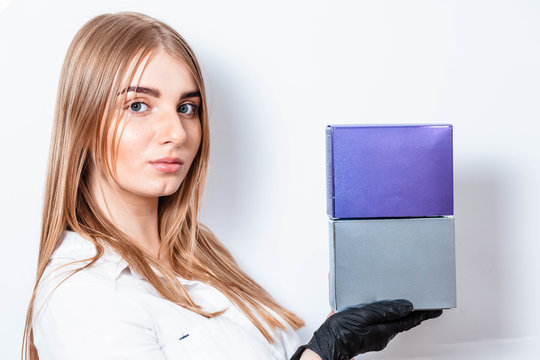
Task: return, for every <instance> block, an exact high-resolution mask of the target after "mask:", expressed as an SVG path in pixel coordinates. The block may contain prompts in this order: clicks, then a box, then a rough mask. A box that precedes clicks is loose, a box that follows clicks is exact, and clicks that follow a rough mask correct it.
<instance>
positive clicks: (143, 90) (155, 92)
mask: <svg viewBox="0 0 540 360" xmlns="http://www.w3.org/2000/svg"><path fill="white" fill-rule="evenodd" d="M132 91H134V92H137V93H141V94H148V95H151V96H153V97H156V98H158V99H159V97H160V96H161V92H160V91H159V90H158V89H154V88H148V87H142V86H130V87H128V88H126V89H124V90H122V91H120V92H119V93H118V94H117V96H119V95H122V94H123V93H125V92H132Z"/></svg>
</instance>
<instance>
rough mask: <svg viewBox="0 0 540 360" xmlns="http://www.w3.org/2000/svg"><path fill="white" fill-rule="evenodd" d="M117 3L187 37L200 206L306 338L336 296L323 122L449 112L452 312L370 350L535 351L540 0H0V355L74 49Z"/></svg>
mask: <svg viewBox="0 0 540 360" xmlns="http://www.w3.org/2000/svg"><path fill="white" fill-rule="evenodd" d="M110 3H112V4H110ZM119 10H135V11H140V12H144V13H147V14H149V15H152V16H155V17H157V18H159V19H162V20H164V21H165V22H167V23H169V24H171V25H172V26H173V27H174V28H176V29H177V30H178V31H179V32H180V33H182V34H183V35H184V36H185V37H186V38H187V40H188V41H189V42H190V44H191V45H192V46H193V48H194V49H195V52H196V53H197V55H198V57H199V60H200V62H201V63H202V66H203V70H204V73H205V75H206V82H207V85H208V92H209V97H210V112H211V124H212V155H211V169H210V179H209V184H208V189H207V200H206V208H205V211H204V214H203V219H204V221H205V222H206V224H207V225H209V226H210V227H211V228H212V229H213V230H214V231H215V233H216V234H217V235H218V236H219V237H220V238H221V239H222V241H223V242H224V243H226V244H227V245H228V247H229V248H230V249H231V251H232V252H233V254H234V255H235V256H236V258H237V259H238V261H239V263H240V264H241V265H242V266H243V267H244V268H245V269H246V270H247V271H248V273H249V274H251V275H252V276H253V277H254V278H255V279H256V280H257V281H259V282H260V283H261V284H262V285H263V286H264V287H266V288H267V289H268V290H269V291H270V293H271V294H273V295H274V296H275V298H277V299H278V300H279V301H280V302H281V303H282V304H284V305H286V306H287V307H289V308H290V309H292V310H294V311H295V312H297V313H298V314H299V315H300V316H302V317H303V318H304V319H305V320H306V322H307V326H306V327H305V328H304V329H302V330H301V331H300V335H301V337H302V338H303V340H304V341H307V340H308V339H309V337H310V336H311V333H312V332H313V331H314V330H315V329H316V327H317V326H318V324H320V323H321V322H322V320H323V319H324V318H325V316H326V314H327V313H328V311H329V307H328V285H327V273H328V265H327V257H328V250H327V224H326V215H325V210H326V209H325V169H324V167H325V163H324V127H325V125H326V124H331V123H452V124H454V136H455V138H454V146H455V156H454V167H455V178H454V179H455V211H456V237H457V239H456V246H457V269H458V270H457V271H458V274H457V275H458V301H459V304H458V308H457V309H456V310H452V311H446V312H445V313H444V315H443V316H442V317H441V318H439V319H437V320H432V321H430V322H427V323H425V324H424V325H423V326H421V327H419V328H417V329H414V330H412V331H410V332H408V333H406V334H402V335H400V336H398V337H397V338H396V339H395V340H394V341H393V342H392V343H391V344H390V345H389V347H388V348H387V349H386V350H385V351H383V352H381V353H378V354H373V355H371V356H363V357H362V356H360V357H359V358H372V359H396V358H407V359H413V358H422V359H430V358H437V359H510V358H511V359H537V358H538V356H539V355H540V321H539V320H540V306H538V304H540V287H539V286H538V283H539V277H540V263H539V262H538V261H537V256H538V254H539V251H540V245H539V243H540V242H539V241H538V235H537V234H538V230H537V229H538V220H537V219H536V217H537V205H538V204H539V200H540V196H539V195H540V191H539V190H538V184H540V166H539V165H538V164H539V157H540V155H539V154H540V144H539V143H540V142H539V140H540V136H539V134H538V131H539V130H540V126H539V125H538V120H539V115H540V107H539V98H540V70H539V69H540V66H539V63H540V47H539V43H540V21H539V20H540V2H538V1H533V0H529V1H525V0H523V1H519V0H512V1H510V0H507V1H489V0H484V1H482V0H468V1H464V0H458V1H404V0H401V1H400V0H396V1H380V0H379V1H349V2H344V1H285V0H273V1H268V2H264V3H263V2H255V1H247V0H246V1H238V0H234V1H226V2H224V1H219V0H215V1H210V0H208V1H152V2H150V1H139V0H130V1H124V0H123V1H115V2H111V1H106V0H94V1H91V2H85V3H83V2H75V1H68V0H56V1H52V0H48V1H45V0H42V1H37V0H26V1H25V0H22V1H21V0H13V1H8V0H0V105H1V112H0V120H1V123H0V124H1V130H0V147H1V148H0V149H1V151H0V164H1V165H2V177H1V180H0V181H1V185H2V186H1V188H0V199H1V200H2V206H1V214H0V215H1V216H0V219H1V220H0V221H1V227H0V241H1V242H2V249H4V250H3V251H2V254H3V256H2V260H1V261H0V281H1V283H0V289H1V290H0V291H1V293H2V295H3V296H1V297H0V319H1V326H0V358H1V359H17V358H18V356H19V348H20V341H21V336H22V331H23V325H24V316H25V311H26V306H27V302H28V300H29V296H30V294H31V289H32V286H33V281H34V272H35V263H36V258H37V249H38V238H39V224H40V221H41V219H40V213H41V208H40V206H41V199H42V193H43V184H44V178H45V168H46V160H47V152H48V146H49V134H50V130H51V124H52V117H53V110H54V102H55V96H56V86H57V82H58V75H59V71H60V67H61V64H62V61H63V57H64V55H65V52H66V49H67V46H68V44H69V42H70V41H71V38H72V37H73V35H74V34H75V32H76V31H77V30H78V29H79V28H80V27H81V26H82V24H83V23H84V22H85V21H87V20H88V19H90V18H91V17H93V16H95V15H97V14H100V13H102V12H110V11H119Z"/></svg>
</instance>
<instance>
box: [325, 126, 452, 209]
mask: <svg viewBox="0 0 540 360" xmlns="http://www.w3.org/2000/svg"><path fill="white" fill-rule="evenodd" d="M326 140H327V146H326V169H327V213H328V215H329V216H330V217H332V218H378V217H424V216H448V215H453V214H454V202H453V195H454V194H453V168H452V161H453V159H452V125H330V126H328V127H327V129H326Z"/></svg>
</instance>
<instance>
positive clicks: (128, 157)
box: [108, 51, 202, 197]
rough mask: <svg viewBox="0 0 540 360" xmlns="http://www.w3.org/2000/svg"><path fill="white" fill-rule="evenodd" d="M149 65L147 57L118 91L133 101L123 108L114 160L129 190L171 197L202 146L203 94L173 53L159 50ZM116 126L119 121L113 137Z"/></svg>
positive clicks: (119, 177)
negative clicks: (130, 80)
mask: <svg viewBox="0 0 540 360" xmlns="http://www.w3.org/2000/svg"><path fill="white" fill-rule="evenodd" d="M143 67H144V62H143V63H142V64H141V65H140V66H139V68H138V69H137V72H136V74H135V80H134V82H135V83H132V84H131V85H130V86H129V87H128V88H127V89H124V91H122V92H121V93H120V94H119V95H118V96H119V99H122V98H123V96H124V93H125V92H127V101H126V102H125V103H124V104H123V105H122V106H121V108H120V109H118V110H117V111H118V112H117V115H119V119H120V120H118V133H117V134H118V136H119V140H117V141H118V143H117V146H118V152H117V159H116V162H115V163H114V164H112V165H113V168H114V167H116V181H117V182H118V185H119V186H120V188H121V189H122V190H123V191H124V192H128V193H130V194H131V195H136V196H140V197H159V196H166V195H170V194H172V193H174V192H176V190H178V188H179V187H180V184H181V183H182V181H183V179H184V178H185V176H186V174H187V172H188V170H189V167H190V166H191V163H192V161H193V159H194V157H195V155H196V154H197V151H198V149H199V145H200V142H201V131H202V130H201V123H200V120H199V112H198V108H199V106H200V105H201V97H200V93H199V89H198V86H197V83H196V82H195V79H194V78H193V76H192V75H191V72H190V70H189V68H188V66H187V65H186V64H184V62H182V61H179V60H177V59H176V58H173V57H172V56H170V55H169V54H168V53H166V52H164V51H160V52H158V53H156V55H155V56H154V57H152V59H151V60H150V61H149V62H148V63H147V65H146V68H145V69H144V72H143ZM139 76H140V82H139V85H138V87H137V83H136V80H137V79H138V78H139ZM114 127H115V123H114V122H113V123H112V125H111V127H110V128H109V134H108V135H109V136H108V138H109V139H112V135H113V132H114ZM108 146H109V149H110V146H111V143H109V144H108Z"/></svg>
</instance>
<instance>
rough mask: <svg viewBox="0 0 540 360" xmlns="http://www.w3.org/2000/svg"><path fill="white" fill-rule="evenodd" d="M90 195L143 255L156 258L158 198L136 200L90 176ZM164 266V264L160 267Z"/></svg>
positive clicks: (137, 198) (138, 197)
mask: <svg viewBox="0 0 540 360" xmlns="http://www.w3.org/2000/svg"><path fill="white" fill-rule="evenodd" d="M89 180H90V191H91V192H92V196H93V198H94V199H95V201H96V203H97V205H98V206H99V208H100V209H101V211H102V212H103V214H105V216H107V218H108V219H109V220H110V221H111V222H112V223H113V224H115V225H116V226H117V227H118V229H120V230H121V231H122V232H124V233H125V234H126V235H127V236H129V238H130V239H132V240H133V242H134V243H135V244H136V245H137V246H138V247H139V248H140V249H141V250H143V251H144V252H146V253H148V254H149V255H151V256H153V257H154V258H156V259H157V258H158V251H159V246H160V238H159V231H158V202H159V198H158V197H143V196H137V195H136V194H133V193H131V192H128V191H125V190H123V189H121V188H119V189H113V188H112V186H111V185H110V184H109V183H108V182H107V181H103V179H97V176H90V179H89ZM164 265H166V264H164Z"/></svg>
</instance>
